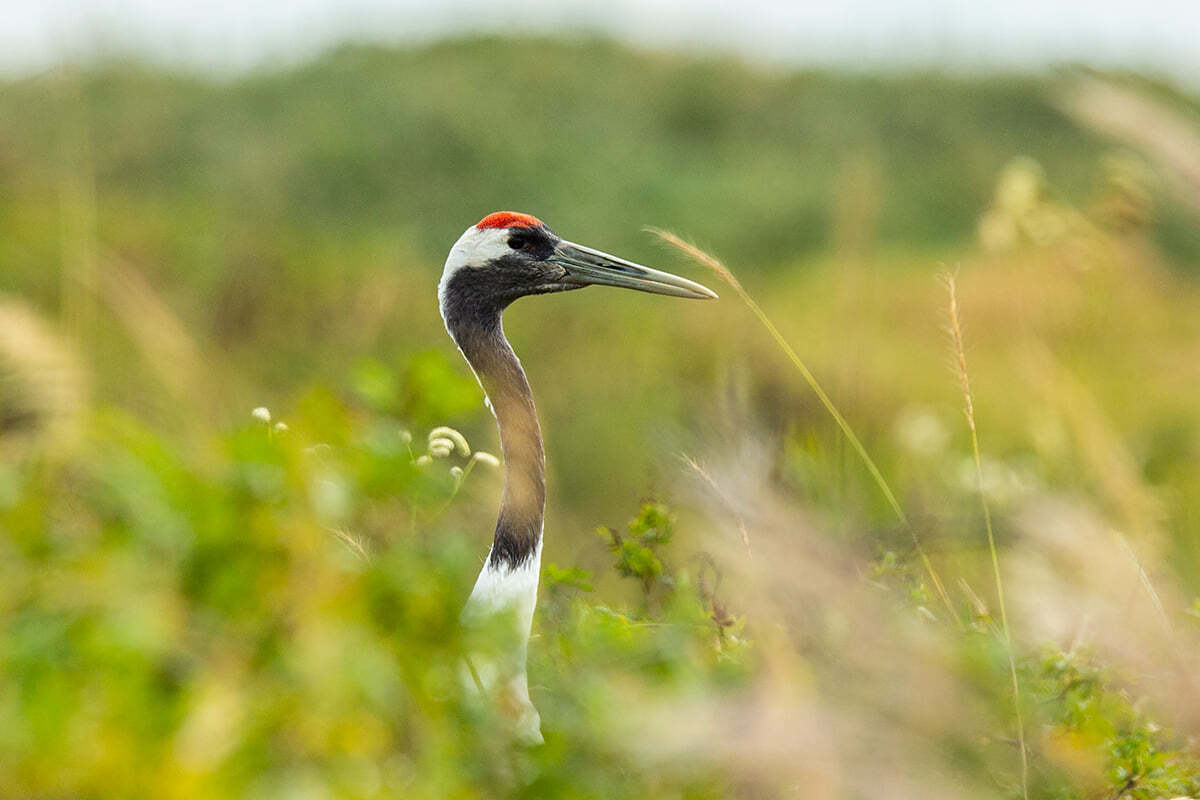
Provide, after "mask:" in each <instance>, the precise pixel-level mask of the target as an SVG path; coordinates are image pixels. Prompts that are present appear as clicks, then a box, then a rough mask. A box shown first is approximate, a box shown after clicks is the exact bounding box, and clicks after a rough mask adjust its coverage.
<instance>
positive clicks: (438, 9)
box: [0, 0, 1200, 89]
mask: <svg viewBox="0 0 1200 800" xmlns="http://www.w3.org/2000/svg"><path fill="white" fill-rule="evenodd" d="M473 32H502V33H514V34H524V33H529V32H538V33H571V32H588V33H599V34H605V35H609V36H613V37H616V38H618V39H621V40H624V41H628V42H631V43H633V44H636V45H638V46H642V47H651V48H671V49H689V50H699V51H705V50H718V51H723V52H732V53H737V54H741V55H743V56H745V57H746V58H748V59H750V60H752V61H760V62H766V63H777V64H784V65H789V66H807V65H814V64H832V65H838V66H850V67H856V68H871V67H877V66H886V65H893V64H897V63H899V64H909V65H913V64H915V65H922V66H928V65H933V66H937V65H950V66H954V67H962V68H989V67H995V66H1000V67H1006V68H1038V67H1042V66H1046V65H1049V64H1054V63H1061V62H1083V63H1090V64H1094V65H1096V66H1103V67H1124V68H1133V69H1138V70H1147V71H1151V72H1156V73H1162V74H1166V75H1169V76H1172V77H1173V78H1175V79H1176V80H1177V81H1179V82H1181V83H1184V84H1187V85H1189V86H1190V87H1191V88H1193V89H1196V88H1200V0H1143V2H1117V0H1004V2H987V0H853V1H852V2H842V3H837V2H828V1H826V2H797V1H792V2H789V1H788V0H740V2H732V1H731V0H690V1H688V0H603V2H597V0H558V1H557V2H552V0H504V2H495V1H494V0H492V2H488V1H486V0H447V1H446V2H429V1H428V0H426V1H425V2H420V1H419V0H209V1H208V2H204V3H200V2H196V0H186V2H184V1H181V0H0V71H3V72H7V73H10V74H14V73H15V74H21V73H29V72H35V71H39V70H42V69H45V68H47V67H49V66H52V65H53V64H55V63H56V62H58V61H59V60H61V59H62V58H64V57H79V56H84V57H86V56H89V55H95V54H97V53H105V52H111V51H118V52H123V53H129V52H132V53H135V54H140V55H144V56H148V57H151V58H155V59H158V60H162V61H166V62H170V63H176V64H182V65H185V66H189V67H200V68H204V69H214V70H218V71H237V70H242V69H247V68H253V67H257V66H261V65H264V64H271V63H280V62H289V61H297V60H302V59H304V58H307V57H309V56H311V55H312V54H313V53H316V52H319V51H321V50H322V49H325V48H327V47H330V46H332V45H335V44H337V43H339V42H342V41H345V40H347V39H355V40H371V41H387V42H422V41H429V40H431V39H436V38H440V37H443V36H450V35H463V34H466V33H473Z"/></svg>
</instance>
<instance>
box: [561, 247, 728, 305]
mask: <svg viewBox="0 0 1200 800" xmlns="http://www.w3.org/2000/svg"><path fill="white" fill-rule="evenodd" d="M548 260H549V261H551V262H553V263H555V264H558V265H559V266H561V267H562V268H563V269H565V270H566V271H567V274H566V277H565V278H563V283H564V284H566V285H567V286H570V287H577V286H591V285H599V286H619V287H621V288H622V289H637V290H638V291H639V292H652V293H654V294H669V295H671V296H672V297H691V298H695V299H698V300H715V299H716V297H717V293H716V292H714V291H713V290H712V289H709V288H708V287H706V286H701V285H700V284H698V283H696V282H695V281H689V280H688V279H687V278H681V277H679V276H678V275H672V274H671V273H669V272H660V271H659V270H656V269H650V267H643V266H642V265H641V264H635V263H633V262H632V261H626V260H625V259H623V258H617V257H616V256H613V255H609V254H608V253H602V252H600V251H599V250H593V249H592V248H590V247H584V246H583V245H581V244H575V243H573V242H567V241H562V242H559V243H558V246H557V247H555V248H554V254H553V255H552V256H550V258H549V259H548Z"/></svg>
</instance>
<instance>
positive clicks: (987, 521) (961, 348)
mask: <svg viewBox="0 0 1200 800" xmlns="http://www.w3.org/2000/svg"><path fill="white" fill-rule="evenodd" d="M942 283H943V285H944V286H945V287H946V294H947V295H948V297H949V304H948V317H949V324H948V332H949V334H950V341H951V344H952V346H953V352H954V366H955V369H956V371H957V373H958V382H959V388H960V390H961V391H962V398H963V412H964V413H965V415H966V418H967V428H968V430H970V432H971V455H972V457H973V459H974V463H975V480H976V483H977V485H978V489H979V504H980V505H981V506H982V507H983V524H984V527H985V528H986V529H987V541H988V553H989V554H990V555H991V559H992V574H993V576H994V577H995V579H996V600H997V603H998V605H999V607H1000V629H1001V631H1002V633H1003V634H1004V647H1005V651H1006V653H1007V655H1008V670H1009V676H1010V677H1011V679H1012V693H1013V710H1014V713H1015V714H1016V720H1017V745H1018V747H1019V749H1020V752H1021V793H1022V794H1023V795H1024V797H1025V800H1029V753H1028V748H1027V747H1026V745H1025V722H1024V720H1023V719H1022V715H1021V684H1020V681H1019V679H1018V678H1017V660H1016V656H1015V654H1014V653H1013V643H1012V633H1011V631H1010V630H1009V627H1008V606H1007V604H1006V603H1005V602H1004V579H1003V578H1002V577H1001V576H1000V556H999V555H998V554H997V552H996V535H995V533H994V531H993V530H992V510H991V506H990V505H989V503H988V498H987V492H986V491H985V490H984V481H983V459H982V458H981V457H980V454H979V431H978V429H977V428H976V425H975V398H974V395H973V394H972V393H971V377H970V375H969V374H968V372H967V352H966V346H965V345H964V344H963V332H962V323H961V322H960V320H959V310H958V288H957V282H956V280H955V277H954V275H953V274H951V273H949V272H947V273H943V275H942Z"/></svg>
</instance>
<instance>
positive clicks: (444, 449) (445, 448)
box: [429, 439, 454, 458]
mask: <svg viewBox="0 0 1200 800" xmlns="http://www.w3.org/2000/svg"><path fill="white" fill-rule="evenodd" d="M453 452H454V446H453V445H452V444H451V443H450V440H449V439H438V440H437V441H436V442H434V443H433V444H431V445H429V454H430V455H431V456H433V457H434V458H445V457H446V456H448V455H450V454H451V453H453Z"/></svg>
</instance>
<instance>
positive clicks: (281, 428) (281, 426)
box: [275, 422, 288, 433]
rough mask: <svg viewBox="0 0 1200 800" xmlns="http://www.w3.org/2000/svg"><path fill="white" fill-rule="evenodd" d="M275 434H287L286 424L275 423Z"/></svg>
mask: <svg viewBox="0 0 1200 800" xmlns="http://www.w3.org/2000/svg"><path fill="white" fill-rule="evenodd" d="M275 432H276V433H287V432H288V426H287V423H286V422H276V423H275Z"/></svg>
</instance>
